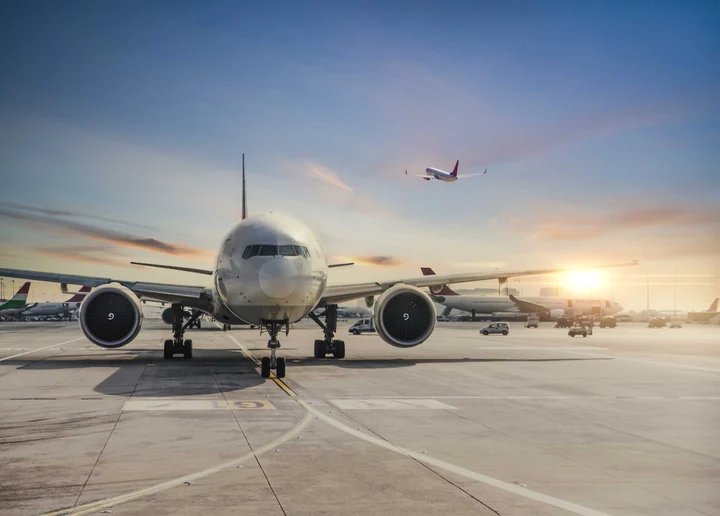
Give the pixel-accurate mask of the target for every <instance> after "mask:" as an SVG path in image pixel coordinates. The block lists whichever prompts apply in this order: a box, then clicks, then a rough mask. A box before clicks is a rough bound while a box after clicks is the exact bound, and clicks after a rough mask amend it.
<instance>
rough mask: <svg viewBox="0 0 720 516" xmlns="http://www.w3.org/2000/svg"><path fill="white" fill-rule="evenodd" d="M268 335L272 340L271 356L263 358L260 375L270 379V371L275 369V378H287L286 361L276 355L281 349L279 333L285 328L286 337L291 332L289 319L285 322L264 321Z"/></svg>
mask: <svg viewBox="0 0 720 516" xmlns="http://www.w3.org/2000/svg"><path fill="white" fill-rule="evenodd" d="M262 323H263V325H264V326H265V329H266V330H267V332H268V334H270V340H269V341H268V348H270V356H269V357H263V358H262V360H261V361H260V375H261V376H262V377H263V378H270V370H271V369H275V376H277V377H278V378H285V359H284V358H283V357H278V356H276V355H275V353H276V351H277V350H278V349H279V348H280V341H279V340H277V336H278V333H280V330H281V329H282V328H283V326H284V327H285V335H287V334H288V332H289V331H290V323H289V322H288V320H287V319H285V320H284V321H262Z"/></svg>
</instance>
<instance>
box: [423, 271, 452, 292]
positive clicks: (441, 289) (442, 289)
mask: <svg viewBox="0 0 720 516" xmlns="http://www.w3.org/2000/svg"><path fill="white" fill-rule="evenodd" d="M420 271H421V272H422V273H423V276H435V271H434V270H432V269H431V268H430V267H420ZM429 288H430V293H431V294H435V295H436V296H458V295H460V294H458V293H457V292H455V291H454V290H453V289H451V288H450V287H448V286H447V285H432V286H431V287H429Z"/></svg>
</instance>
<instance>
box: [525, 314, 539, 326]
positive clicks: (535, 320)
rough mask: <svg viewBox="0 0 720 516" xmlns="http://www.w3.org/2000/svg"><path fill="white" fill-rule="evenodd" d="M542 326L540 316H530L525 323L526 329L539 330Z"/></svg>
mask: <svg viewBox="0 0 720 516" xmlns="http://www.w3.org/2000/svg"><path fill="white" fill-rule="evenodd" d="M539 325H540V316H539V315H537V314H530V315H528V318H527V321H526V322H525V327H526V328H537V327H538V326H539Z"/></svg>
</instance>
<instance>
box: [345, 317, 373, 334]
mask: <svg viewBox="0 0 720 516" xmlns="http://www.w3.org/2000/svg"><path fill="white" fill-rule="evenodd" d="M348 331H349V332H350V333H352V334H353V335H360V334H361V333H374V332H375V325H374V324H373V320H372V317H371V318H369V319H360V320H359V321H357V322H356V323H355V324H353V325H352V326H350V328H348Z"/></svg>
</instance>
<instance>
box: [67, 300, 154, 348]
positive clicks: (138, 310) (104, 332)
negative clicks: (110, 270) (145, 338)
mask: <svg viewBox="0 0 720 516" xmlns="http://www.w3.org/2000/svg"><path fill="white" fill-rule="evenodd" d="M142 319H143V313H142V307H141V305H140V300H139V299H138V298H137V296H136V295H135V294H133V293H132V292H131V291H130V290H128V289H126V288H122V287H102V288H99V289H96V290H95V291H93V292H92V293H91V294H88V296H87V297H86V298H85V301H83V304H82V306H81V308H80V328H82V331H83V333H84V334H85V336H86V337H87V338H88V339H90V341H91V342H92V343H93V344H97V345H98V346H101V347H103V348H119V347H121V346H124V345H125V344H128V343H129V342H131V341H132V340H133V339H134V338H135V337H136V336H137V334H138V332H139V331H140V327H141V326H142Z"/></svg>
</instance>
